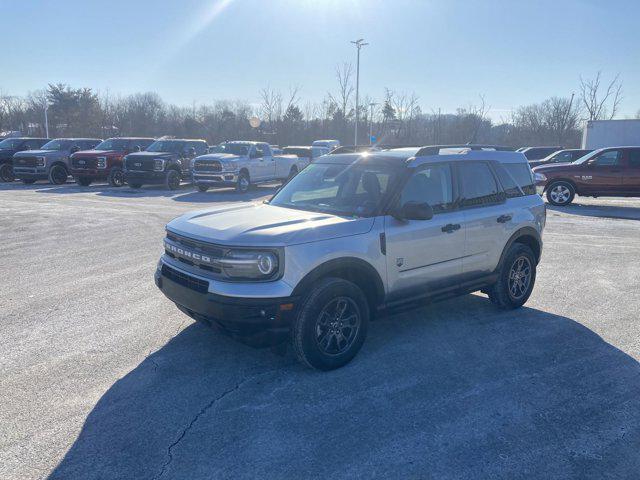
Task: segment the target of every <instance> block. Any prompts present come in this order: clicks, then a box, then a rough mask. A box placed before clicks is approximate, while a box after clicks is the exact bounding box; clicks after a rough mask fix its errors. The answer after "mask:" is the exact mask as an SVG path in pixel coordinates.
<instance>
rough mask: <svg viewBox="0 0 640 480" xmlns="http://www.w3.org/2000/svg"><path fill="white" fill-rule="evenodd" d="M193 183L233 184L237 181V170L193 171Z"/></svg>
mask: <svg viewBox="0 0 640 480" xmlns="http://www.w3.org/2000/svg"><path fill="white" fill-rule="evenodd" d="M193 183H194V184H195V185H214V186H215V185H220V186H235V185H236V184H237V183H238V172H216V173H201V172H193Z"/></svg>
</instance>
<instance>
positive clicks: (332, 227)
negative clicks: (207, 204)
mask: <svg viewBox="0 0 640 480" xmlns="http://www.w3.org/2000/svg"><path fill="white" fill-rule="evenodd" d="M373 222H374V218H350V217H339V216H336V215H330V214H325V213H317V212H305V211H302V210H293V209H290V208H283V207H276V206H273V205H268V204H243V205H240V206H237V205H233V206H226V207H218V208H212V209H207V210H200V211H197V212H191V213H188V214H186V215H183V216H181V217H178V218H176V219H175V220H172V221H171V222H169V224H168V225H167V229H168V230H170V231H171V232H173V233H176V234H178V235H184V236H187V237H191V238H193V239H195V240H200V241H203V242H209V243H214V244H216V243H217V244H221V245H226V246H256V247H276V246H287V245H296V244H300V243H309V242H318V241H322V240H328V239H331V238H339V237H346V236H352V235H360V234H364V233H367V232H368V231H370V230H371V228H372V227H373Z"/></svg>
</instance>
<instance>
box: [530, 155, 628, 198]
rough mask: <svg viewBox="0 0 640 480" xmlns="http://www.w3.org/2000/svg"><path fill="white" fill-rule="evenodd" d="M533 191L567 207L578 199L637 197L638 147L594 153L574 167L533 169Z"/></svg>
mask: <svg viewBox="0 0 640 480" xmlns="http://www.w3.org/2000/svg"><path fill="white" fill-rule="evenodd" d="M533 173H534V174H535V179H536V187H537V188H538V192H539V193H544V194H546V196H547V200H548V201H549V203H550V204H552V205H558V206H562V205H568V204H570V203H571V202H572V201H573V199H574V197H575V196H576V194H577V195H582V196H588V197H600V196H602V197H640V147H611V148H601V149H600V150H595V151H593V152H591V153H590V154H588V155H585V156H584V157H581V158H580V159H579V160H576V161H575V162H573V163H560V164H555V165H543V166H539V167H535V168H534V169H533Z"/></svg>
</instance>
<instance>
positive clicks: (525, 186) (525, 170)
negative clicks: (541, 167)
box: [496, 163, 536, 198]
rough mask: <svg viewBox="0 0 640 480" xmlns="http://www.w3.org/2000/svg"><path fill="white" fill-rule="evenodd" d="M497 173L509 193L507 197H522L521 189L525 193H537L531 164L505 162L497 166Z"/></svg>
mask: <svg viewBox="0 0 640 480" xmlns="http://www.w3.org/2000/svg"><path fill="white" fill-rule="evenodd" d="M496 173H497V174H498V179H499V180H500V183H501V184H502V188H504V191H505V193H506V194H507V198H514V197H521V196H522V193H521V192H520V189H522V192H523V193H524V194H525V195H535V194H536V186H535V184H534V183H533V176H532V175H531V169H530V168H529V165H525V164H524V163H504V164H501V165H498V166H496ZM518 187H520V188H518Z"/></svg>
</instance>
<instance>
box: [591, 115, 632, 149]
mask: <svg viewBox="0 0 640 480" xmlns="http://www.w3.org/2000/svg"><path fill="white" fill-rule="evenodd" d="M635 145H640V120H589V121H588V122H587V124H586V125H585V127H584V131H583V132H582V148H583V149H591V150H595V149H596V148H606V147H623V146H635Z"/></svg>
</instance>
